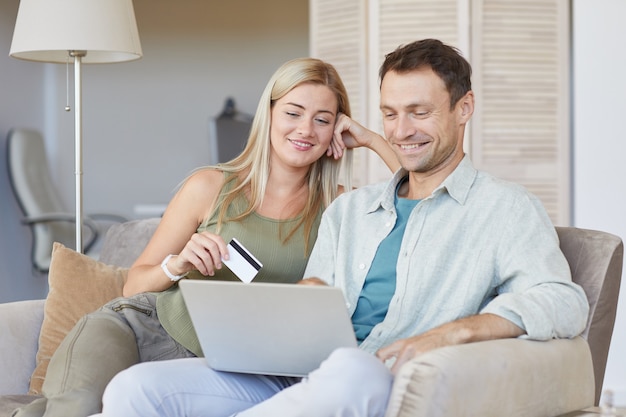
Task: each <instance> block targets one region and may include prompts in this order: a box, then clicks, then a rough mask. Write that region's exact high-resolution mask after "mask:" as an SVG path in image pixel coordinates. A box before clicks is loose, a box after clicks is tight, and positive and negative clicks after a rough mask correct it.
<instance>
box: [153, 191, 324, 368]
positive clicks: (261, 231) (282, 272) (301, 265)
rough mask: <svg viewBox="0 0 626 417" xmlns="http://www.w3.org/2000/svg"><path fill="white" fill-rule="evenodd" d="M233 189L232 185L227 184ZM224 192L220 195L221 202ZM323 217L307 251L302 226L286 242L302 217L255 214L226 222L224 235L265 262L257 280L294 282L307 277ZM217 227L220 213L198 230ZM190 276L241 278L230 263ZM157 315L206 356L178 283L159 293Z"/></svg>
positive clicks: (238, 203) (236, 205)
mask: <svg viewBox="0 0 626 417" xmlns="http://www.w3.org/2000/svg"><path fill="white" fill-rule="evenodd" d="M227 188H230V187H227ZM222 200H223V195H222V196H221V197H220V202H221V201H222ZM245 205H246V200H245V197H243V196H242V197H240V198H238V199H236V200H235V201H234V202H233V204H231V207H230V208H229V210H228V215H232V214H233V213H236V212H237V211H238V210H239V212H241V210H243V209H244V208H245ZM320 218H321V211H320V213H318V215H317V218H316V219H315V223H314V224H313V227H312V229H311V233H310V236H309V244H308V246H307V250H306V252H305V245H304V227H303V226H302V225H301V226H300V227H299V228H298V230H297V231H296V232H295V233H294V234H293V235H292V236H291V238H290V239H289V240H288V241H287V242H285V243H283V240H284V239H283V237H284V236H287V234H289V232H290V231H291V230H292V228H293V227H294V226H295V225H296V224H297V223H298V221H299V220H300V217H297V218H293V219H288V220H275V219H270V218H267V217H263V216H260V215H258V214H256V213H252V214H251V215H249V216H247V217H246V218H244V219H243V220H241V221H230V222H225V223H222V227H221V231H220V236H222V238H223V239H224V241H225V242H229V241H230V239H231V238H233V237H236V238H237V240H239V241H240V242H241V243H242V244H243V246H245V247H246V248H247V249H248V250H249V251H250V252H251V253H252V254H253V255H254V256H255V257H256V258H257V259H258V260H259V261H261V263H262V264H263V267H262V268H261V270H260V271H259V273H258V274H257V275H256V277H255V278H254V282H284V283H293V282H297V281H299V280H300V279H302V278H303V274H304V269H305V267H306V262H307V260H308V257H309V254H310V251H311V249H312V248H313V244H314V243H315V239H316V238H317V229H318V226H319V221H320ZM216 227H217V214H214V215H213V216H212V217H211V218H210V219H208V220H206V221H204V222H203V223H202V224H201V225H200V226H199V227H198V232H203V231H210V232H214V231H215V229H216ZM187 279H215V280H222V281H223V280H227V281H239V278H237V277H236V276H235V275H234V274H233V273H232V272H231V271H230V270H229V269H228V268H227V267H226V266H224V267H222V269H221V270H219V271H216V274H215V275H214V276H213V277H208V276H203V275H202V274H200V273H199V272H198V271H193V272H191V273H189V275H188V276H187ZM157 314H158V317H159V321H160V322H161V324H162V325H163V327H164V328H165V330H166V331H167V332H168V333H169V334H170V335H171V336H172V337H173V338H174V339H175V340H176V341H177V342H179V343H180V344H181V345H183V346H184V347H186V348H187V349H189V350H190V351H191V352H193V353H194V354H195V355H197V356H203V355H202V349H201V348H200V343H199V342H198V338H197V336H196V333H195V331H194V329H193V326H192V323H191V318H190V317H189V314H188V312H187V309H186V307H185V303H184V301H183V297H182V294H181V292H180V290H179V288H178V285H174V286H172V287H171V288H169V289H168V290H166V291H163V292H161V293H158V295H157Z"/></svg>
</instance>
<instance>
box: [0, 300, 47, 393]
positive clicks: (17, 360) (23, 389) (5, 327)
mask: <svg viewBox="0 0 626 417" xmlns="http://www.w3.org/2000/svg"><path fill="white" fill-rule="evenodd" d="M43 307H44V300H29V301H16V302H12V303H4V304H0V335H2V336H1V337H0V375H2V378H0V394H2V395H4V394H26V393H27V392H28V386H29V383H30V376H31V374H32V373H33V371H34V370H35V357H36V355H37V348H38V346H39V331H40V330H41V322H42V321H43Z"/></svg>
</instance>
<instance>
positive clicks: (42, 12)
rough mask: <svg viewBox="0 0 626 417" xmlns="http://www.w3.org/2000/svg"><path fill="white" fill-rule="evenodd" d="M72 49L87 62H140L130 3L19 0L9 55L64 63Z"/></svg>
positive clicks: (115, 0)
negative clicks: (80, 52) (137, 60)
mask: <svg viewBox="0 0 626 417" xmlns="http://www.w3.org/2000/svg"><path fill="white" fill-rule="evenodd" d="M68 51H86V53H87V54H86V55H85V56H84V57H83V58H82V62H83V63H85V64H96V63H106V62H123V61H132V60H135V59H138V58H141V55H142V51H141V44H140V42H139V33H138V31H137V23H136V22H135V12H134V9H133V3H132V0H21V1H20V7H19V10H18V12H17V20H16V22H15V30H14V32H13V42H12V43H11V52H10V53H9V55H11V56H12V57H14V58H19V59H25V60H29V61H43V62H56V63H65V62H67V59H68Z"/></svg>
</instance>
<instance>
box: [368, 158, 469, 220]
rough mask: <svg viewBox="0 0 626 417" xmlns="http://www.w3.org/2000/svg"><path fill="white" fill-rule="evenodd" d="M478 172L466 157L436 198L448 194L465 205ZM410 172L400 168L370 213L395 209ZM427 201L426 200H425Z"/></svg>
mask: <svg viewBox="0 0 626 417" xmlns="http://www.w3.org/2000/svg"><path fill="white" fill-rule="evenodd" d="M477 174H478V171H477V170H476V168H474V165H473V164H472V161H471V160H470V158H469V156H467V155H465V156H464V157H463V159H462V160H461V162H460V163H459V165H458V166H457V167H456V168H455V169H454V171H452V173H451V174H450V175H448V177H447V178H446V179H445V180H444V181H443V182H442V183H441V184H440V185H439V186H438V187H437V188H435V190H434V191H433V193H432V195H431V196H430V197H428V199H430V198H434V197H435V196H437V195H439V194H441V193H444V192H447V193H448V194H449V195H450V197H452V198H453V199H454V200H455V201H456V202H457V203H459V204H465V201H466V200H467V196H468V195H469V192H470V189H471V188H472V184H473V183H474V181H475V180H476V175H477ZM407 175H408V172H407V171H406V170H405V169H404V168H400V169H399V170H398V171H396V173H395V174H394V175H393V177H392V178H391V180H390V181H389V182H388V183H387V185H386V186H385V188H384V189H383V192H382V193H381V194H380V196H379V197H378V198H377V199H376V200H375V201H374V202H373V203H372V204H371V205H370V206H369V208H368V213H371V212H373V211H376V210H377V209H378V208H379V207H382V208H383V209H385V210H393V209H394V197H395V193H396V188H397V186H398V183H400V181H402V178H404V177H406V176H407ZM425 200H426V199H425Z"/></svg>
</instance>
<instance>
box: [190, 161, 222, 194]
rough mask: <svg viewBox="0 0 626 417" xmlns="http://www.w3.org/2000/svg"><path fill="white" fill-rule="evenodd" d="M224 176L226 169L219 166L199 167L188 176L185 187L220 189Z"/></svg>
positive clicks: (197, 189)
mask: <svg viewBox="0 0 626 417" xmlns="http://www.w3.org/2000/svg"><path fill="white" fill-rule="evenodd" d="M224 178H225V175H224V171H222V170H221V169H219V168H213V167H206V168H198V169H196V170H195V171H194V172H192V173H191V174H190V175H189V176H188V177H187V179H186V180H185V182H184V184H183V188H191V189H194V190H196V191H200V190H208V189H220V188H221V187H222V184H223V183H224Z"/></svg>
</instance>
